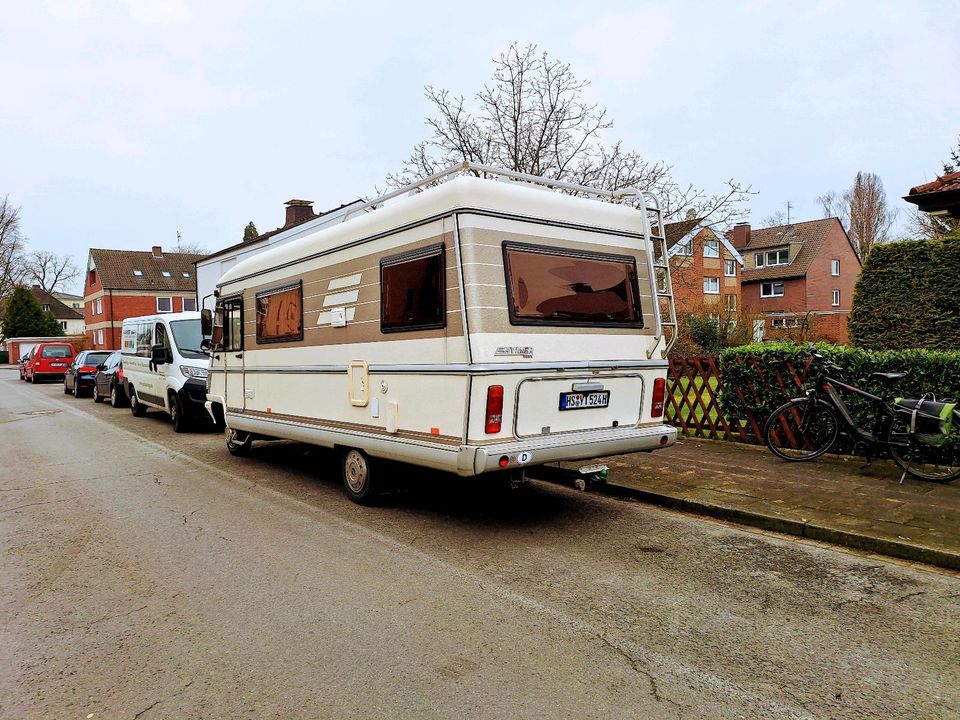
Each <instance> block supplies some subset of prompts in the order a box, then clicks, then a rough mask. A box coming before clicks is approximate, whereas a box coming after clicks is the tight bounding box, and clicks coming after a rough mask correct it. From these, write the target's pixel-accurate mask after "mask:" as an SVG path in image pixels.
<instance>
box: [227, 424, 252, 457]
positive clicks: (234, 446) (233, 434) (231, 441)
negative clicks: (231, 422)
mask: <svg viewBox="0 0 960 720" xmlns="http://www.w3.org/2000/svg"><path fill="white" fill-rule="evenodd" d="M251 447H253V435H251V434H250V433H245V432H242V431H237V430H231V431H230V437H228V438H227V451H228V452H229V453H230V454H231V455H235V456H237V457H243V456H245V455H249V454H250V448H251Z"/></svg>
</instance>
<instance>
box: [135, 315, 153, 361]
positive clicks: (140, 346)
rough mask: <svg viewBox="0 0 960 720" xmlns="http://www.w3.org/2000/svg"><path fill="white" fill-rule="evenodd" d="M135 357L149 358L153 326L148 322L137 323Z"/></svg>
mask: <svg viewBox="0 0 960 720" xmlns="http://www.w3.org/2000/svg"><path fill="white" fill-rule="evenodd" d="M136 327H137V355H139V356H140V357H146V358H148V357H150V348H151V346H152V344H153V326H152V325H151V324H150V323H149V322H145V323H137V326H136Z"/></svg>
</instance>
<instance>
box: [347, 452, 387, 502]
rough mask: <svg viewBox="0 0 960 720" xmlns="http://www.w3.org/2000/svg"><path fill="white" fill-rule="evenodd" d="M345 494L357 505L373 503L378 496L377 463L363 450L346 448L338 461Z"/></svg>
mask: <svg viewBox="0 0 960 720" xmlns="http://www.w3.org/2000/svg"><path fill="white" fill-rule="evenodd" d="M340 470H341V475H342V477H343V486H344V487H345V488H346V490H347V496H348V497H349V498H350V499H351V500H353V502H355V503H357V504H358V505H373V504H374V503H376V501H377V499H378V497H379V494H380V492H379V484H380V479H379V477H378V472H377V471H378V467H377V464H376V463H375V462H374V461H373V460H372V459H371V458H370V456H369V455H367V454H366V453H365V452H363V450H357V449H355V448H346V449H345V450H344V451H343V455H342V456H341V463H340Z"/></svg>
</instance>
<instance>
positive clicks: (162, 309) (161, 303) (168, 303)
mask: <svg viewBox="0 0 960 720" xmlns="http://www.w3.org/2000/svg"><path fill="white" fill-rule="evenodd" d="M157 312H158V313H168V312H173V298H172V297H158V298H157Z"/></svg>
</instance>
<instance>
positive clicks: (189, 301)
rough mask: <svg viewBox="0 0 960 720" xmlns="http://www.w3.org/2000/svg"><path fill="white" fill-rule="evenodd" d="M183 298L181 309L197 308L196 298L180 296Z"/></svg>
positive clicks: (193, 310)
mask: <svg viewBox="0 0 960 720" xmlns="http://www.w3.org/2000/svg"><path fill="white" fill-rule="evenodd" d="M182 300H183V311H184V312H195V311H196V309H197V299H196V298H191V297H185V298H182Z"/></svg>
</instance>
